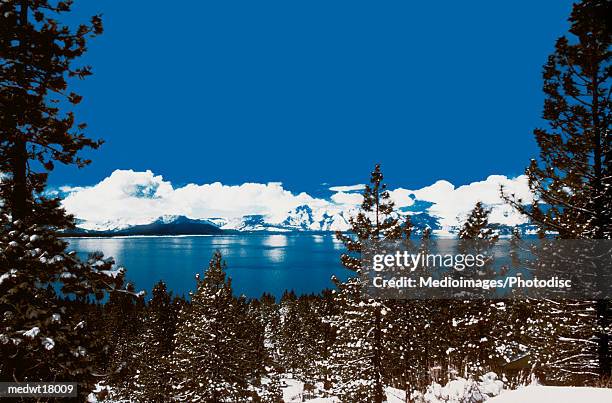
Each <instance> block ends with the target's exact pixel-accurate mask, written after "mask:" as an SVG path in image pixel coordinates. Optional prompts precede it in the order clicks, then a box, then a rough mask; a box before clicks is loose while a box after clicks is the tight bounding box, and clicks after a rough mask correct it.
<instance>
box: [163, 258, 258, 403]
mask: <svg viewBox="0 0 612 403" xmlns="http://www.w3.org/2000/svg"><path fill="white" fill-rule="evenodd" d="M248 312H249V305H248V304H247V303H246V301H244V300H243V299H238V300H237V299H236V298H234V297H233V295H232V286H231V280H230V279H229V278H226V275H225V263H224V262H223V260H222V257H221V254H220V253H219V252H215V254H214V255H213V258H212V259H211V261H210V264H209V267H208V269H207V270H206V272H205V274H204V278H200V276H199V275H198V276H197V289H196V291H195V292H194V293H192V294H191V303H190V304H189V305H188V306H186V307H185V308H184V309H183V310H182V311H181V313H180V314H179V324H178V326H177V330H176V334H175V337H174V350H173V352H172V356H171V360H170V371H171V374H172V377H173V386H172V388H173V391H174V392H173V398H174V399H176V400H178V401H205V402H209V401H210V402H218V401H246V400H247V399H248V397H249V396H251V395H252V393H251V392H250V390H252V389H251V388H249V386H252V385H259V383H260V382H259V379H256V378H258V377H260V376H261V373H258V372H257V370H258V369H260V368H259V367H258V363H255V362H253V357H254V356H256V357H258V356H259V354H257V351H259V350H261V349H263V326H258V321H257V318H256V316H255V315H252V316H251V315H250V314H248Z"/></svg>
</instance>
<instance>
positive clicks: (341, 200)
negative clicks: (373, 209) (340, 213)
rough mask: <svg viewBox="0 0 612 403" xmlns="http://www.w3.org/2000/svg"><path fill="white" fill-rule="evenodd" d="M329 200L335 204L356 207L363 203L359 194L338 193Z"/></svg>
mask: <svg viewBox="0 0 612 403" xmlns="http://www.w3.org/2000/svg"><path fill="white" fill-rule="evenodd" d="M331 200H332V201H333V202H334V203H337V204H348V205H351V206H356V205H358V204H361V203H362V202H363V196H362V195H361V194H360V193H345V192H338V193H334V194H333V195H332V196H331Z"/></svg>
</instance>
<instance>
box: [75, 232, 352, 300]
mask: <svg viewBox="0 0 612 403" xmlns="http://www.w3.org/2000/svg"><path fill="white" fill-rule="evenodd" d="M68 241H69V242H70V247H69V249H72V250H76V251H77V252H78V253H79V254H80V255H81V256H86V255H87V253H89V252H94V251H101V252H103V253H104V255H105V256H112V257H114V258H115V261H116V262H117V264H118V265H120V266H123V267H125V268H126V269H127V279H128V280H129V281H131V282H133V283H134V284H135V285H136V288H137V289H139V290H146V291H147V293H150V290H151V288H152V287H153V285H154V284H155V283H156V282H157V281H159V280H164V281H165V282H166V284H167V285H168V288H169V289H170V290H172V291H173V292H174V293H175V294H177V295H182V294H184V295H187V293H188V292H189V291H190V290H193V289H194V288H195V278H194V276H195V274H196V273H203V271H204V270H205V269H206V267H208V262H209V261H210V258H211V256H212V254H213V252H214V251H215V250H219V251H221V253H222V254H223V258H224V260H225V261H226V263H227V273H228V275H229V276H230V277H231V278H232V286H233V288H234V293H235V294H236V295H240V294H244V295H246V296H247V297H260V296H261V295H262V294H263V293H264V292H268V293H271V294H273V295H275V296H277V297H280V296H281V295H282V293H283V291H285V290H294V291H295V292H296V293H297V294H298V295H299V294H307V293H318V292H320V291H321V290H323V289H325V288H332V287H333V284H332V282H331V280H330V278H331V276H332V275H336V276H337V277H339V278H341V279H343V280H344V279H346V278H348V276H349V275H350V272H349V271H348V270H346V269H344V268H343V267H342V266H341V265H340V255H341V253H342V252H343V251H344V250H345V249H344V246H343V245H342V244H341V243H339V242H338V241H337V240H336V239H335V237H334V236H333V235H332V234H329V235H311V234H290V235H284V234H273V235H264V234H249V235H214V236H168V237H165V236H160V237H113V238H70V239H68Z"/></svg>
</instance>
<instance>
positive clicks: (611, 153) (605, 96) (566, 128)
mask: <svg viewBox="0 0 612 403" xmlns="http://www.w3.org/2000/svg"><path fill="white" fill-rule="evenodd" d="M611 13H612V3H611V2H610V1H608V0H584V1H581V2H579V3H577V4H575V5H574V6H573V9H572V13H571V15H570V18H569V22H570V24H571V26H570V30H569V33H570V34H571V35H569V37H568V36H562V37H561V38H559V39H558V40H557V42H556V45H555V50H554V52H553V53H552V54H551V55H550V56H549V58H548V61H547V62H546V64H545V65H544V71H543V79H544V86H543V90H544V94H545V97H546V99H545V101H544V111H543V117H544V119H546V120H547V121H548V127H546V128H538V129H536V130H535V131H534V134H535V138H536V141H537V143H538V146H539V147H540V158H539V160H535V159H534V160H532V162H531V164H530V166H529V167H528V168H527V170H526V174H527V176H528V179H529V186H530V188H531V190H532V193H533V196H534V197H533V199H534V200H533V203H532V204H531V205H530V206H525V205H523V200H521V199H519V198H516V197H514V195H512V194H510V195H506V198H507V199H508V200H509V201H510V202H511V203H512V204H513V205H514V206H515V207H516V208H517V209H518V210H519V211H521V212H523V213H524V214H525V215H527V216H528V217H529V218H530V219H531V221H532V222H533V223H534V224H536V225H538V227H539V228H540V231H541V232H542V233H544V232H549V233H557V234H558V237H560V238H563V239H611V238H612V136H611V135H610V118H611V116H612V110H611V100H610V92H611V88H612V87H611V84H612V80H611V71H612V70H611V69H612V67H611V66H612V65H611V60H612V52H610V43H611V38H612V33H611V30H610V23H609V16H610V14H611ZM563 306H564V302H563V301H554V302H553V305H552V306H551V309H554V311H555V312H559V317H566V318H567V317H569V316H572V315H578V316H575V318H574V319H575V320H576V323H575V324H572V323H571V322H572V321H571V320H568V319H565V320H563V321H562V322H560V323H550V326H553V327H557V328H558V332H555V333H554V337H555V338H552V337H553V334H552V333H551V338H550V339H549V342H548V343H549V345H550V346H553V345H554V346H555V351H554V353H555V354H556V358H551V360H550V362H557V363H559V364H561V363H563V365H566V368H558V369H557V370H555V371H554V374H553V373H549V376H550V378H551V379H555V378H556V379H559V380H560V379H561V378H563V379H568V376H569V375H568V374H571V373H576V375H577V377H578V378H582V379H584V374H586V373H589V374H590V375H589V376H590V377H591V378H596V377H597V376H604V377H607V376H610V373H611V353H610V343H611V335H610V302H609V301H608V300H599V301H592V302H591V303H590V304H586V303H585V302H584V301H583V302H568V304H567V305H566V306H567V313H566V314H563V313H562V312H563V309H564V308H563ZM593 312H595V313H596V314H595V315H592V313H593ZM579 315H586V316H587V317H592V318H593V322H592V323H590V324H584V323H583V320H582V318H583V317H580V316H579ZM563 323H565V324H566V325H563ZM579 323H583V324H584V326H586V328H582V326H580V327H581V328H582V329H581V331H580V333H585V334H586V333H589V332H590V333H591V336H587V338H586V339H583V338H582V337H576V336H577V335H576V329H577V326H578V324H579ZM559 327H565V329H561V328H559ZM583 331H584V332H583ZM543 333H544V332H543ZM560 338H561V339H560ZM593 340H596V345H595V348H586V347H589V346H592V345H593V344H592V341H593ZM561 341H563V342H562V343H560V342H561ZM579 346H582V347H581V349H582V350H581V352H580V353H579V354H574V353H575V352H576V350H577V349H578V348H579ZM565 352H567V354H565ZM589 362H595V363H596V364H595V366H594V367H593V366H592V365H590V364H588V363H589ZM585 365H587V367H585ZM577 368H582V370H578V371H577V370H576V369H577ZM542 371H543V372H547V371H548V370H547V368H542Z"/></svg>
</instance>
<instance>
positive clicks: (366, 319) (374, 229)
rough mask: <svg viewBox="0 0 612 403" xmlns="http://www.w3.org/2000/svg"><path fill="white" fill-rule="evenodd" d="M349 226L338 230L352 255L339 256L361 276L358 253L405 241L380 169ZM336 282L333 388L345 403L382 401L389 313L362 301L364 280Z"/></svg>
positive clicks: (373, 302)
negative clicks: (388, 242)
mask: <svg viewBox="0 0 612 403" xmlns="http://www.w3.org/2000/svg"><path fill="white" fill-rule="evenodd" d="M349 222H350V225H351V234H348V235H347V234H344V233H341V232H338V233H337V234H336V237H337V238H338V239H339V240H340V241H342V243H343V244H344V246H345V247H346V249H347V251H348V253H345V254H343V255H342V256H341V262H342V264H343V265H344V267H346V268H347V269H349V270H352V271H355V272H357V273H360V270H361V260H360V254H361V253H362V251H363V248H364V247H365V244H366V242H373V241H374V242H377V241H381V240H398V239H401V238H402V235H403V230H402V226H401V225H400V222H399V219H398V217H397V216H396V215H395V214H394V211H393V201H391V196H390V194H389V192H388V191H387V189H386V185H385V184H384V183H383V174H382V172H381V169H380V165H376V167H375V168H374V171H373V172H372V173H371V176H370V183H369V184H368V185H366V187H365V189H364V191H363V202H362V204H361V210H360V211H359V213H358V214H357V215H356V216H355V217H352V218H351V219H350V220H349ZM334 280H335V282H336V285H337V292H336V301H337V303H338V305H339V313H338V315H336V316H335V317H334V318H333V319H332V324H333V327H334V328H335V329H336V340H335V345H334V348H333V351H332V354H331V357H330V361H331V367H332V368H333V370H334V371H336V379H335V381H336V384H335V388H334V390H335V392H336V393H338V394H339V396H340V398H341V399H343V400H346V401H353V402H375V403H381V402H382V401H383V400H384V376H385V375H384V363H383V355H384V351H385V340H384V338H385V334H386V332H387V328H386V327H387V326H388V321H387V319H386V314H387V312H388V309H386V308H385V306H384V304H383V303H382V302H381V301H378V300H374V299H370V298H365V297H364V295H363V286H364V285H363V280H362V279H361V278H359V277H357V278H350V279H349V280H347V281H346V282H344V283H342V282H340V281H337V279H334Z"/></svg>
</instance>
